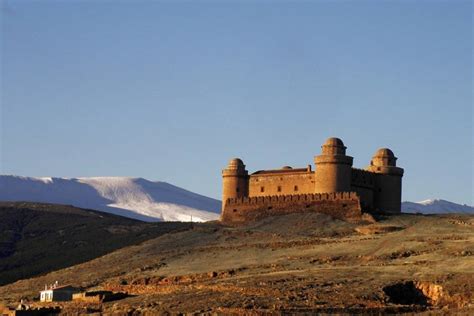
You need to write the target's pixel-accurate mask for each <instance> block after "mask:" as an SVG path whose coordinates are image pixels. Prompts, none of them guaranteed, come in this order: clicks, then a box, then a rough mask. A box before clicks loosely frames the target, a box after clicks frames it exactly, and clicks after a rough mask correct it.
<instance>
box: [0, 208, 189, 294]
mask: <svg viewBox="0 0 474 316" xmlns="http://www.w3.org/2000/svg"><path fill="white" fill-rule="evenodd" d="M0 219H1V220H0V285H3V284H7V283H11V282H13V281H16V280H19V279H24V278H29V277H32V276H34V275H37V274H43V273H46V272H50V271H54V270H58V269H61V268H65V267H68V266H72V265H75V264H78V263H81V262H85V261H88V260H91V259H94V258H96V257H99V256H102V255H105V254H107V253H109V252H111V251H114V250H117V249H119V248H122V247H125V246H129V245H134V244H137V243H140V242H143V241H145V240H148V239H150V238H155V237H157V236H159V235H162V234H165V233H168V232H171V231H176V230H183V229H188V228H189V227H190V224H188V223H176V222H168V223H144V222H141V221H136V220H132V219H129V218H125V217H121V216H116V215H112V214H108V213H103V212H98V211H92V210H86V209H79V208H75V207H72V206H65V205H56V204H42V203H22V202H15V203H14V202H11V203H9V202H1V203H0Z"/></svg>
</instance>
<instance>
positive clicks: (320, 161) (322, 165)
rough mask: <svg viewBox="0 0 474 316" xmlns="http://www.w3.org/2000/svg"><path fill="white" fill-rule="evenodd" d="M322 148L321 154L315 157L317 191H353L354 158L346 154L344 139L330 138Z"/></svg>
mask: <svg viewBox="0 0 474 316" xmlns="http://www.w3.org/2000/svg"><path fill="white" fill-rule="evenodd" d="M321 148H322V152H321V155H319V156H316V157H314V164H315V165H316V171H315V193H329V192H349V191H351V175H352V161H353V158H352V157H350V156H346V147H345V146H344V143H343V142H342V140H340V139H339V138H335V137H331V138H328V139H327V140H326V142H325V143H324V144H323V145H322V146H321Z"/></svg>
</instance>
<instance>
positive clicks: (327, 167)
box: [221, 138, 403, 223]
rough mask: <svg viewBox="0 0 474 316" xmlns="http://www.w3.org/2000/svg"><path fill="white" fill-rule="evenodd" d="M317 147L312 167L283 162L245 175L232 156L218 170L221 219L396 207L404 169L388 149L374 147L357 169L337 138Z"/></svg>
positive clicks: (355, 213)
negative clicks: (366, 162) (365, 164)
mask: <svg viewBox="0 0 474 316" xmlns="http://www.w3.org/2000/svg"><path fill="white" fill-rule="evenodd" d="M321 148H322V152H321V154H320V155H318V156H315V157H314V163H315V166H316V168H315V170H314V171H313V170H312V168H311V165H308V167H306V168H292V167H289V166H285V167H282V168H281V169H275V170H260V171H257V172H254V173H252V174H250V175H249V174H248V171H247V170H246V169H245V165H244V163H243V162H242V160H241V159H239V158H235V159H232V160H231V161H230V162H229V165H228V166H227V167H226V168H225V169H224V170H223V171H222V184H223V190H222V215H221V220H222V221H223V222H229V223H240V222H247V221H251V220H255V219H258V218H261V217H265V216H269V215H272V214H284V213H292V212H297V211H303V210H307V211H314V212H321V213H328V214H330V215H332V216H334V217H337V218H343V219H356V218H358V217H360V215H361V211H367V212H387V213H400V212H401V195H402V176H403V169H402V168H399V167H397V166H396V160H397V158H396V157H395V155H394V154H393V152H392V151H391V150H390V149H388V148H382V149H379V150H377V152H376V153H375V155H374V156H373V158H372V160H371V162H370V165H369V166H368V167H367V168H365V169H357V168H353V167H352V162H353V158H352V157H351V156H347V155H346V147H345V146H344V143H343V142H342V140H340V139H339V138H329V139H328V140H326V142H325V143H324V144H323V145H322V146H321Z"/></svg>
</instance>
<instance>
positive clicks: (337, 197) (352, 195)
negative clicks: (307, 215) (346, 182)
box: [225, 192, 359, 207]
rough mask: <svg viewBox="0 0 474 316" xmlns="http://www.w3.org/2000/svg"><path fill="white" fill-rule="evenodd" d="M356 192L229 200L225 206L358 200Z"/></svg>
mask: <svg viewBox="0 0 474 316" xmlns="http://www.w3.org/2000/svg"><path fill="white" fill-rule="evenodd" d="M358 199H359V196H358V195H357V193H356V192H331V193H309V194H291V195H267V196H254V197H240V198H229V199H227V201H226V202H225V205H226V206H228V207H230V206H234V205H243V204H248V205H256V204H267V203H284V202H312V201H343V200H358Z"/></svg>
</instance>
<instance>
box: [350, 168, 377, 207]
mask: <svg viewBox="0 0 474 316" xmlns="http://www.w3.org/2000/svg"><path fill="white" fill-rule="evenodd" d="M375 177H376V175H375V173H373V172H370V171H367V170H363V169H356V168H352V179H351V180H352V181H351V188H352V191H354V192H357V194H358V195H359V197H360V204H361V207H362V209H363V210H369V211H371V210H373V209H374V189H375V184H376V179H375Z"/></svg>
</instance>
